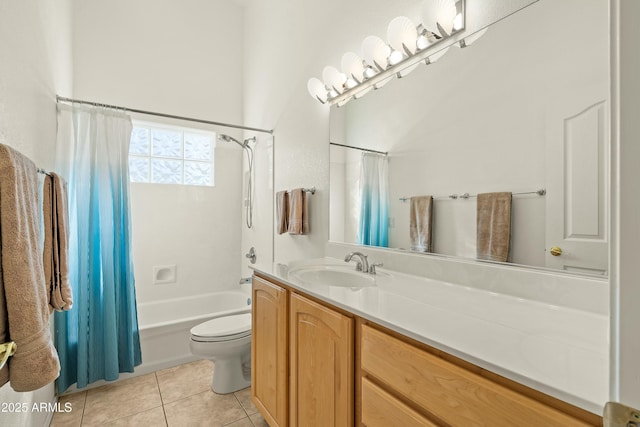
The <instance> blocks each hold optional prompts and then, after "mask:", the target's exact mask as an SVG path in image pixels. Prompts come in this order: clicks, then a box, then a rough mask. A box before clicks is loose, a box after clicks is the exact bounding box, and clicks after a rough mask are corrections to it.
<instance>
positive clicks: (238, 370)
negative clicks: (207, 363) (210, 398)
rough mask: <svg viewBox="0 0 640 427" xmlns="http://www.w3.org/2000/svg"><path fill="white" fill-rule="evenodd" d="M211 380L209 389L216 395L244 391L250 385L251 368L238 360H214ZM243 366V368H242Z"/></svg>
mask: <svg viewBox="0 0 640 427" xmlns="http://www.w3.org/2000/svg"><path fill="white" fill-rule="evenodd" d="M213 363H214V368H213V380H212V381H211V389H212V390H213V391H214V392H215V393H218V394H229V393H233V392H235V391H239V390H242V389H245V388H247V387H249V386H250V385H251V368H250V361H249V362H248V363H249V365H248V366H249V367H248V368H245V366H247V362H246V361H245V362H243V361H242V360H241V359H240V358H238V357H236V358H232V359H224V360H219V359H218V360H216V359H214V361H213ZM243 365H244V366H243Z"/></svg>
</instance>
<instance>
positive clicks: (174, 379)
mask: <svg viewBox="0 0 640 427" xmlns="http://www.w3.org/2000/svg"><path fill="white" fill-rule="evenodd" d="M156 374H157V376H158V385H159V386H160V395H161V396H162V402H163V403H164V404H167V403H171V402H175V401H176V400H180V399H184V398H185V397H189V396H193V395H194V394H198V393H202V392H203V391H207V390H210V389H211V379H212V377H213V362H212V361H210V360H198V361H196V362H191V363H187V364H185V365H180V366H176V367H174V368H169V369H165V370H162V371H158V372H157V373H156Z"/></svg>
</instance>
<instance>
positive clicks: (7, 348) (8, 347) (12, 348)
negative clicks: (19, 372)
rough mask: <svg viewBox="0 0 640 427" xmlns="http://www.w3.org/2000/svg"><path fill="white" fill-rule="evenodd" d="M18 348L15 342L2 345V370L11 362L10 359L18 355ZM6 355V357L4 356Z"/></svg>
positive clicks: (0, 362) (0, 347)
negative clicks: (8, 361)
mask: <svg viewBox="0 0 640 427" xmlns="http://www.w3.org/2000/svg"><path fill="white" fill-rule="evenodd" d="M17 349H18V346H17V345H16V343H15V342H13V341H9V342H6V343H4V344H0V356H1V357H2V360H0V369H2V368H4V365H5V364H6V363H7V360H9V357H11V356H13V355H14V354H15V353H16V350H17ZM2 353H4V356H3V355H2Z"/></svg>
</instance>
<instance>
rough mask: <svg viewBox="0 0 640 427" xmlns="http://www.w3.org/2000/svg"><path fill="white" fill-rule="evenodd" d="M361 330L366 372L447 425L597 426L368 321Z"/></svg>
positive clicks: (363, 363)
mask: <svg viewBox="0 0 640 427" xmlns="http://www.w3.org/2000/svg"><path fill="white" fill-rule="evenodd" d="M361 332H362V333H361V337H362V338H361V340H362V341H361V368H362V370H363V371H364V372H363V374H364V376H367V375H371V376H373V377H375V378H377V379H378V381H380V382H382V383H384V384H385V386H388V387H389V389H390V390H392V391H393V392H395V393H398V394H400V395H402V396H404V397H405V398H406V399H408V400H410V401H412V402H414V403H415V404H416V405H418V406H420V407H421V408H423V409H424V410H425V411H426V412H427V413H430V414H432V415H433V416H435V417H436V419H440V420H442V421H444V422H445V423H448V424H451V425H455V426H492V427H498V426H504V427H513V426H532V427H539V426H545V427H550V426H558V427H560V426H562V427H566V426H585V425H591V424H587V423H585V422H583V421H581V420H578V419H576V418H573V417H572V416H569V415H567V414H565V413H564V412H561V411H559V410H557V409H555V408H552V407H549V406H547V405H545V404H543V403H541V402H539V401H537V400H534V399H532V398H530V397H528V396H525V395H523V394H520V393H518V392H516V391H514V390H512V389H510V388H508V387H505V386H503V385H501V384H497V383H495V382H493V381H491V380H489V379H487V378H484V377H482V376H480V375H478V374H476V373H474V372H471V371H468V370H467V369H464V368H462V367H461V366H458V365H456V364H454V363H451V362H449V361H446V360H444V359H442V358H440V357H437V356H435V355H434V354H432V353H429V352H427V351H425V350H423V349H421V348H418V347H416V346H414V345H412V344H409V343H407V342H405V341H402V340H400V339H397V338H395V337H392V336H390V335H389V334H386V333H384V332H382V331H380V330H378V329H374V328H372V327H370V326H367V325H362V330H361ZM363 416H364V412H363Z"/></svg>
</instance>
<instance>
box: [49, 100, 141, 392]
mask: <svg viewBox="0 0 640 427" xmlns="http://www.w3.org/2000/svg"><path fill="white" fill-rule="evenodd" d="M131 129H132V125H131V119H130V117H129V116H127V115H126V114H124V113H122V112H119V111H115V110H109V109H105V108H96V107H80V106H75V105H74V106H67V105H61V104H59V105H58V138H57V143H56V169H57V171H58V173H59V174H60V175H62V176H63V177H64V178H65V179H66V180H67V184H68V193H69V229H70V233H69V234H70V235H69V279H70V282H71V286H72V289H73V295H74V297H73V299H74V305H73V307H72V309H71V310H70V311H67V312H61V313H56V314H55V338H56V348H57V349H58V354H59V357H60V365H61V372H60V377H59V378H58V391H60V392H62V391H64V390H66V389H67V388H68V387H69V386H71V385H73V384H74V383H77V387H78V388H82V387H84V386H86V385H87V384H90V383H92V382H94V381H97V380H100V379H105V380H115V379H116V378H118V376H119V373H120V372H133V368H134V366H137V365H139V364H140V363H141V361H142V360H141V353H140V337H139V333H138V317H137V312H136V295H135V287H134V278H133V264H132V259H131V219H130V212H129V167H128V155H129V140H130V137H131Z"/></svg>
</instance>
